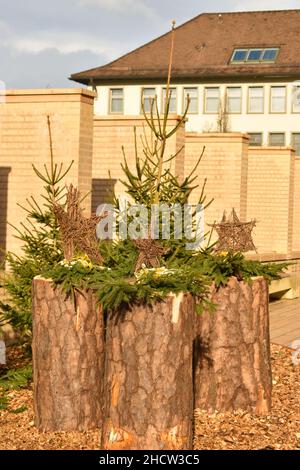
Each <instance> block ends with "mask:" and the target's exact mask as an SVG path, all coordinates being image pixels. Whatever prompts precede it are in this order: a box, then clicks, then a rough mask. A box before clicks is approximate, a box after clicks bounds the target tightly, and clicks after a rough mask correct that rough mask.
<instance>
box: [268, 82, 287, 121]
mask: <svg viewBox="0 0 300 470" xmlns="http://www.w3.org/2000/svg"><path fill="white" fill-rule="evenodd" d="M274 88H284V89H285V99H284V111H272V90H273V89H274ZM269 113H270V114H286V113H287V86H286V85H271V87H270V102H269Z"/></svg>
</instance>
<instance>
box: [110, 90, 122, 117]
mask: <svg viewBox="0 0 300 470" xmlns="http://www.w3.org/2000/svg"><path fill="white" fill-rule="evenodd" d="M114 90H122V111H121V112H119V111H112V102H113V91H114ZM124 91H125V90H124V87H118V86H116V87H110V88H109V93H108V110H109V113H108V114H114V115H117V114H124V101H125V93H124Z"/></svg>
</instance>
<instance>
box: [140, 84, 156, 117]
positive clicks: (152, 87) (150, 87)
mask: <svg viewBox="0 0 300 470" xmlns="http://www.w3.org/2000/svg"><path fill="white" fill-rule="evenodd" d="M144 90H154V91H155V93H154V97H155V96H157V88H156V87H155V86H143V87H142V88H141V97H140V98H141V99H140V114H143V107H142V103H143V104H144V106H145V103H144ZM146 114H150V111H149V112H146Z"/></svg>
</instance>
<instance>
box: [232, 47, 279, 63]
mask: <svg viewBox="0 0 300 470" xmlns="http://www.w3.org/2000/svg"><path fill="white" fill-rule="evenodd" d="M278 52H279V47H266V48H260V47H257V48H251V49H250V48H249V49H235V50H234V51H233V54H232V57H231V60H230V62H231V63H232V64H241V63H250V64H251V63H257V62H275V60H276V58H277V55H278Z"/></svg>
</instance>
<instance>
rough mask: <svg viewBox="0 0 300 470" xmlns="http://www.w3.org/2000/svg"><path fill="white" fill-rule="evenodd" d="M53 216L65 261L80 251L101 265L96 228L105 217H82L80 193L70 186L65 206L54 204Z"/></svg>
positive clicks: (101, 259)
mask: <svg viewBox="0 0 300 470" xmlns="http://www.w3.org/2000/svg"><path fill="white" fill-rule="evenodd" d="M54 214H55V216H56V219H57V222H58V224H59V228H60V233H61V238H62V243H63V249H64V256H65V259H67V260H70V259H71V258H73V256H74V255H75V252H76V251H81V252H84V253H86V254H87V255H88V257H89V258H90V260H91V261H93V262H94V263H96V264H99V265H101V264H102V263H103V258H102V256H101V254H100V252H99V248H98V240H97V237H96V227H97V225H98V223H99V222H100V220H101V219H102V218H103V217H104V216H105V215H104V216H101V217H97V216H96V215H94V216H92V217H90V218H86V217H84V216H83V215H82V209H81V208H80V193H79V191H78V190H77V189H76V188H74V187H73V186H72V185H70V186H69V188H68V191H67V200H66V205H65V206H61V205H60V204H55V205H54Z"/></svg>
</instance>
